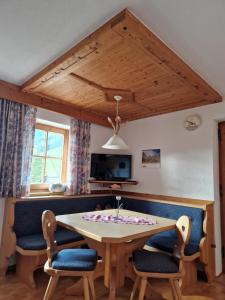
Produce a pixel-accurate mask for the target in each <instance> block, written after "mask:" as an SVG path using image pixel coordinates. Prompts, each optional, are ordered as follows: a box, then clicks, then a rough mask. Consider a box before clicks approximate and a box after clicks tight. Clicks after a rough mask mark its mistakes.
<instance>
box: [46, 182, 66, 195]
mask: <svg viewBox="0 0 225 300" xmlns="http://www.w3.org/2000/svg"><path fill="white" fill-rule="evenodd" d="M49 191H50V192H51V193H64V192H65V191H66V185H65V184H63V183H53V184H51V185H50V186H49Z"/></svg>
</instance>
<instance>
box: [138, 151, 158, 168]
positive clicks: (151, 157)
mask: <svg viewBox="0 0 225 300" xmlns="http://www.w3.org/2000/svg"><path fill="white" fill-rule="evenodd" d="M160 164H161V153H160V149H147V150H142V167H150V168H160Z"/></svg>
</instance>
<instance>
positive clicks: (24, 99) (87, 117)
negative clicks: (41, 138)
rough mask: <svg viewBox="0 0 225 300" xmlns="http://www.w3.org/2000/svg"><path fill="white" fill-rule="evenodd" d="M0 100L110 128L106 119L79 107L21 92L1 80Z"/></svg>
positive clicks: (16, 86)
mask: <svg viewBox="0 0 225 300" xmlns="http://www.w3.org/2000/svg"><path fill="white" fill-rule="evenodd" d="M0 98H4V99H8V100H12V101H15V102H19V103H24V104H29V105H32V106H35V107H40V108H44V109H47V110H50V111H54V112H57V113H60V114H63V115H67V116H70V117H74V118H77V119H80V120H84V121H88V122H91V123H96V124H99V125H102V126H106V127H110V125H109V124H108V121H107V119H106V117H105V118H104V117H102V116H100V115H98V114H94V113H89V112H86V111H82V110H81V109H80V108H79V107H77V106H75V105H71V104H68V103H65V102H64V103H63V102H57V101H56V100H52V99H49V98H46V97H41V96H38V95H34V94H28V93H25V92H22V91H21V90H20V87H19V86H18V85H15V84H12V83H9V82H6V81H3V80H0Z"/></svg>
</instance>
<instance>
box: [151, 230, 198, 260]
mask: <svg viewBox="0 0 225 300" xmlns="http://www.w3.org/2000/svg"><path fill="white" fill-rule="evenodd" d="M176 243H177V237H176V235H172V234H171V235H169V234H168V232H161V233H157V234H155V235H153V236H151V237H150V239H149V240H148V241H147V243H146V244H147V245H148V246H151V247H154V248H157V249H159V250H162V251H166V252H169V253H173V250H174V247H175V245H176ZM198 251H199V244H197V243H193V242H191V241H190V242H189V243H188V245H187V246H186V247H185V250H184V254H185V255H187V256H190V255H192V254H194V253H196V252H198Z"/></svg>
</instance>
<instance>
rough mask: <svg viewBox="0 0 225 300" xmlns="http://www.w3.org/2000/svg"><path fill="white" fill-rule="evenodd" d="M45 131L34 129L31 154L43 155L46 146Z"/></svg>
mask: <svg viewBox="0 0 225 300" xmlns="http://www.w3.org/2000/svg"><path fill="white" fill-rule="evenodd" d="M46 138H47V132H46V131H44V130H40V129H36V130H35V135H34V150H33V155H39V156H44V155H45V147H46Z"/></svg>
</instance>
